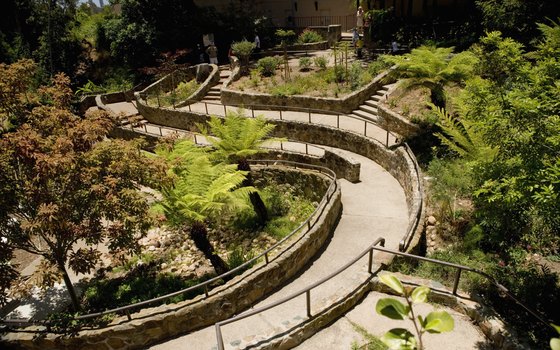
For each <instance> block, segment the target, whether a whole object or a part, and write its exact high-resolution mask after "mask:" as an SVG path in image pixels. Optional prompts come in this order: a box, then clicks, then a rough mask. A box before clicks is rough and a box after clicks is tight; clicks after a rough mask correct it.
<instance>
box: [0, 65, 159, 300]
mask: <svg viewBox="0 0 560 350" xmlns="http://www.w3.org/2000/svg"><path fill="white" fill-rule="evenodd" d="M68 84H69V79H68V78H67V77H66V76H64V75H57V76H55V79H54V85H53V86H51V87H45V88H42V89H41V92H42V94H43V95H44V98H45V99H46V100H48V101H49V104H44V105H40V106H38V107H36V108H34V109H33V110H32V112H31V114H30V115H29V120H28V122H27V123H25V124H23V125H21V126H20V127H19V128H18V129H17V130H15V131H14V132H9V133H5V134H3V135H2V138H1V139H0V150H1V151H0V154H1V157H0V174H2V182H1V185H0V193H1V194H2V196H1V197H2V199H0V208H1V210H0V236H1V237H3V239H2V241H0V247H1V248H0V253H1V254H2V256H0V262H1V264H0V268H2V269H3V270H6V271H8V272H9V271H10V270H9V264H8V263H7V261H8V260H9V259H10V256H11V252H12V251H13V250H14V249H22V250H25V251H28V252H30V253H33V254H37V255H40V256H42V257H43V258H44V262H45V264H44V265H45V266H46V267H49V266H50V267H54V268H55V270H56V271H57V272H58V276H59V277H61V278H62V279H63V280H64V283H65V284H66V287H67V289H68V292H69V294H70V298H71V300H72V303H73V306H74V308H75V309H79V303H78V298H77V295H76V292H75V290H74V287H73V284H72V282H71V280H70V277H69V275H68V270H67V269H68V267H69V268H70V269H71V270H72V271H74V272H75V273H87V272H90V271H91V269H93V268H94V267H95V266H96V264H97V263H98V262H99V261H100V258H101V254H100V253H99V251H98V250H97V246H98V245H99V244H105V245H107V246H108V248H109V250H110V251H111V252H116V251H125V252H132V251H136V250H137V249H138V243H137V239H138V238H139V237H140V236H141V235H142V234H144V233H145V232H146V231H147V229H148V228H149V227H150V225H151V220H150V218H149V217H148V215H146V213H147V209H148V204H147V201H146V198H145V196H144V195H143V194H142V193H141V192H140V191H139V186H140V183H150V179H153V178H154V176H156V175H157V174H160V173H161V169H162V168H161V167H160V166H158V165H157V162H155V161H154V160H149V159H147V158H145V157H144V156H143V155H142V153H141V152H140V144H139V143H138V142H136V143H130V142H125V141H106V140H104V139H105V137H106V135H107V133H108V132H109V131H110V130H111V128H112V127H113V126H114V121H113V120H112V119H111V118H109V117H108V115H107V114H105V113H101V112H98V113H93V114H90V115H88V116H86V117H85V118H80V117H78V116H76V115H73V114H72V113H71V112H70V109H69V108H70V105H69V104H70V100H71V97H72V91H71V90H70V88H69V87H68ZM2 282H6V281H4V280H2ZM1 287H6V285H3V286H1ZM5 291H6V290H5V289H4V288H0V294H1V293H5Z"/></svg>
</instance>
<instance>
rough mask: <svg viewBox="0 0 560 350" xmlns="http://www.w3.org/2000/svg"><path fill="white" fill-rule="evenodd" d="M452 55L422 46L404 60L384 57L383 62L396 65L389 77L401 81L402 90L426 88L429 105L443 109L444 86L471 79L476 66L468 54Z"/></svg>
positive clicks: (446, 50) (398, 57) (450, 50)
mask: <svg viewBox="0 0 560 350" xmlns="http://www.w3.org/2000/svg"><path fill="white" fill-rule="evenodd" d="M452 53H453V48H442V47H440V48H436V47H434V46H421V47H419V48H417V49H413V50H412V52H411V53H409V54H406V55H403V56H384V57H383V60H384V61H386V62H389V63H391V64H395V65H396V67H395V69H393V70H392V71H391V75H393V77H395V78H398V79H402V80H401V83H400V84H402V85H401V86H403V87H404V88H405V89H410V88H413V87H415V86H425V87H427V88H429V89H430V91H431V100H432V102H433V103H434V104H436V105H437V106H438V107H444V106H445V97H444V92H443V87H444V85H445V84H447V83H449V82H460V81H462V80H464V79H466V78H467V77H469V76H470V75H472V73H473V70H474V67H475V64H476V62H477V58H476V57H475V56H474V55H473V54H472V53H471V52H468V51H464V52H461V53H458V54H456V55H453V54H452Z"/></svg>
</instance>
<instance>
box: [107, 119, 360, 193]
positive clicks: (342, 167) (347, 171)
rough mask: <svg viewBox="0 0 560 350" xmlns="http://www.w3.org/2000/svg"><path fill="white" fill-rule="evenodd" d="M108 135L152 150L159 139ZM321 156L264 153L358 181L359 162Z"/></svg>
mask: <svg viewBox="0 0 560 350" xmlns="http://www.w3.org/2000/svg"><path fill="white" fill-rule="evenodd" d="M109 135H110V136H111V137H115V138H122V139H125V140H132V139H136V138H144V139H146V141H147V145H146V149H148V150H152V149H153V148H154V147H155V145H156V143H157V142H158V140H159V138H160V137H159V136H156V135H151V134H144V133H139V132H136V131H134V130H130V129H128V128H126V127H117V128H114V129H113V130H112V131H111V132H110V133H109ZM324 151H325V154H324V155H323V156H322V157H319V156H314V155H308V154H305V153H299V152H290V151H282V150H278V149H269V150H268V152H267V153H266V156H265V157H266V158H267V159H278V160H289V161H292V162H297V163H306V164H311V165H319V166H324V167H326V168H329V169H331V170H332V171H334V172H335V174H336V177H337V178H338V179H346V180H348V181H350V182H352V183H356V182H358V181H360V168H361V166H360V162H358V161H356V160H355V159H353V158H350V157H347V156H346V155H344V154H340V153H338V152H336V150H327V149H325V150H324ZM258 158H263V155H262V154H257V155H255V156H253V157H250V159H258Z"/></svg>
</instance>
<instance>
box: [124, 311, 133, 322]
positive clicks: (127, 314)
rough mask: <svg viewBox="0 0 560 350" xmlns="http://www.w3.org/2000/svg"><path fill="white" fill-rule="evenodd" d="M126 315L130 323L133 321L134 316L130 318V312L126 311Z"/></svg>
mask: <svg viewBox="0 0 560 350" xmlns="http://www.w3.org/2000/svg"><path fill="white" fill-rule="evenodd" d="M125 313H126V318H128V320H129V321H132V316H130V311H129V310H128V309H126V310H125Z"/></svg>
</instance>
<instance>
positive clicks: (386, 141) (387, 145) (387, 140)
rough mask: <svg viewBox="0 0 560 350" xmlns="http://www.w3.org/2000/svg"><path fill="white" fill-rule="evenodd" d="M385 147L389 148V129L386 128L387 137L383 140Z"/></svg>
mask: <svg viewBox="0 0 560 350" xmlns="http://www.w3.org/2000/svg"><path fill="white" fill-rule="evenodd" d="M385 147H387V148H389V128H387V137H386V138H385Z"/></svg>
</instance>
